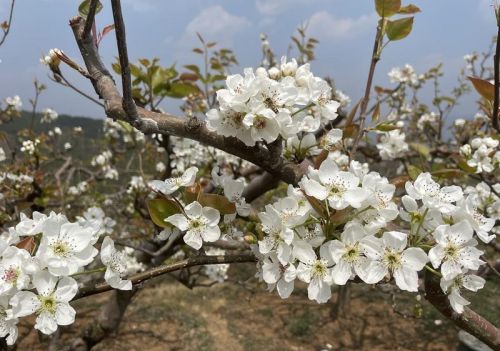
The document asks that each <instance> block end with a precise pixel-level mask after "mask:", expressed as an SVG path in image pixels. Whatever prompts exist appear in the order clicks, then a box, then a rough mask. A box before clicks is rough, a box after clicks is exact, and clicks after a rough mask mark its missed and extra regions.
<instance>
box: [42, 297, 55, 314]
mask: <svg viewBox="0 0 500 351" xmlns="http://www.w3.org/2000/svg"><path fill="white" fill-rule="evenodd" d="M38 299H39V300H40V304H41V305H40V309H39V311H38V312H39V313H41V312H48V313H50V314H55V313H56V310H57V301H56V299H55V298H54V295H53V294H51V295H49V296H38Z"/></svg>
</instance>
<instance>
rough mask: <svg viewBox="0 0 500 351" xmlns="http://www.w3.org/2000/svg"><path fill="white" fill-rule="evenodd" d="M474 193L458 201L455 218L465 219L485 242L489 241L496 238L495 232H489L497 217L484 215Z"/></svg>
mask: <svg viewBox="0 0 500 351" xmlns="http://www.w3.org/2000/svg"><path fill="white" fill-rule="evenodd" d="M475 197H476V196H474V195H469V196H468V197H467V199H465V200H461V201H460V202H459V203H457V210H456V211H455V212H454V213H453V218H454V219H456V220H461V219H464V220H466V221H467V222H469V224H470V225H471V226H472V229H474V231H475V232H476V234H477V236H478V237H479V239H481V240H482V241H483V242H485V243H489V242H490V241H491V240H493V239H494V238H495V236H496V235H495V234H494V233H493V234H491V235H489V232H490V231H491V230H492V229H493V227H494V226H495V219H493V218H487V217H485V216H483V215H482V214H481V213H480V212H479V211H478V210H477V206H476V203H477V200H476V198H475Z"/></svg>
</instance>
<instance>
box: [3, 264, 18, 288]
mask: <svg viewBox="0 0 500 351" xmlns="http://www.w3.org/2000/svg"><path fill="white" fill-rule="evenodd" d="M19 273H20V272H19V268H18V267H15V266H11V267H9V269H6V270H5V271H4V273H3V277H2V280H3V281H5V282H7V283H11V284H14V285H15V283H16V282H17V278H18V277H19Z"/></svg>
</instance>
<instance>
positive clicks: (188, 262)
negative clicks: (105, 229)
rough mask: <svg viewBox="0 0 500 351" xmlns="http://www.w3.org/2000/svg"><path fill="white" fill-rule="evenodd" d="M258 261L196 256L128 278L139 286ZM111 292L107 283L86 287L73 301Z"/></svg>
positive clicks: (250, 257)
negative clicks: (214, 267) (190, 271)
mask: <svg viewBox="0 0 500 351" xmlns="http://www.w3.org/2000/svg"><path fill="white" fill-rule="evenodd" d="M256 260H257V259H256V258H255V256H254V255H253V254H252V253H242V254H240V255H224V256H195V257H190V258H187V259H185V260H182V261H179V262H176V263H172V264H166V265H161V266H158V267H155V268H152V269H149V270H147V271H145V272H141V273H137V274H134V275H132V276H130V277H128V279H130V281H132V284H133V285H137V284H139V283H142V282H144V281H146V280H149V279H152V278H154V277H157V276H160V275H163V274H166V273H170V272H174V271H178V270H181V269H184V268H188V267H193V266H201V265H207V264H225V263H243V262H255V261H256ZM109 290H113V288H112V287H111V286H109V284H106V283H101V284H96V285H90V286H86V287H83V288H82V289H80V290H79V291H78V293H77V294H76V296H75V298H74V299H73V300H78V299H81V298H83V297H86V296H91V295H96V294H100V293H103V292H105V291H109Z"/></svg>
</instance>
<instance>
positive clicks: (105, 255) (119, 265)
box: [101, 236, 132, 290]
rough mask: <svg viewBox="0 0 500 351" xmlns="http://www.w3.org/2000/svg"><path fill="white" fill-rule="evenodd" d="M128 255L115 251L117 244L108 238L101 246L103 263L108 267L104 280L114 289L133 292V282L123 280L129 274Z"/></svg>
mask: <svg viewBox="0 0 500 351" xmlns="http://www.w3.org/2000/svg"><path fill="white" fill-rule="evenodd" d="M125 256H126V255H125V254H123V253H122V252H120V251H117V250H116V249H115V243H114V242H113V240H112V239H111V238H110V237H109V236H107V237H105V238H104V240H103V242H102V246H101V261H102V263H103V264H104V265H105V266H106V273H104V279H105V280H106V282H107V283H108V284H109V285H110V286H111V287H112V288H114V289H119V290H132V282H131V281H130V280H128V279H122V278H123V276H124V275H125V274H126V273H127V261H126V257H125Z"/></svg>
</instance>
